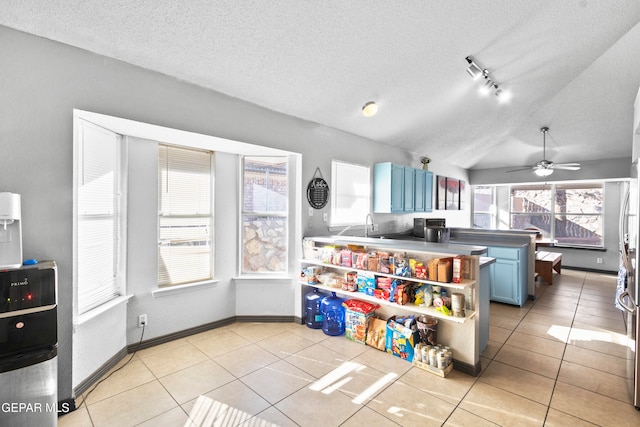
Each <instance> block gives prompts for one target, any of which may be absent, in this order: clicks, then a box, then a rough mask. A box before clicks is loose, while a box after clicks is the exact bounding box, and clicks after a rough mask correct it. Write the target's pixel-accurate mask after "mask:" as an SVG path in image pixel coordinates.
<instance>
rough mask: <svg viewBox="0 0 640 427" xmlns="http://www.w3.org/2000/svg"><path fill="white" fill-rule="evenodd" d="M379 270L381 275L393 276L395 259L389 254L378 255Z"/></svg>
mask: <svg viewBox="0 0 640 427" xmlns="http://www.w3.org/2000/svg"><path fill="white" fill-rule="evenodd" d="M378 269H379V272H380V273H385V274H393V257H391V255H389V253H388V252H380V253H378Z"/></svg>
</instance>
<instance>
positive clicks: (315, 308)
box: [304, 288, 324, 329]
mask: <svg viewBox="0 0 640 427" xmlns="http://www.w3.org/2000/svg"><path fill="white" fill-rule="evenodd" d="M304 298H305V301H306V307H307V313H306V318H307V326H308V327H310V328H311V329H320V328H322V319H323V318H324V316H323V315H322V311H321V310H320V303H321V302H322V294H321V293H320V292H319V291H318V288H313V292H309V293H308V294H306V295H305V296H304Z"/></svg>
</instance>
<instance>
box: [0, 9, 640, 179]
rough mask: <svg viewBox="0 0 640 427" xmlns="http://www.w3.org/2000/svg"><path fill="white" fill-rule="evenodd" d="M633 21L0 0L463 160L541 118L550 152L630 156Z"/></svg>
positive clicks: (513, 162) (26, 22)
mask: <svg viewBox="0 0 640 427" xmlns="http://www.w3.org/2000/svg"><path fill="white" fill-rule="evenodd" d="M638 22H640V2H639V1H637V0H563V1H557V0H553V1H539V0H503V1H490V0H484V1H469V0H464V1H463V0H451V1H440V2H435V1H424V0H420V1H409V0H407V1H402V2H400V1H389V0H373V1H371V0H370V1H364V0H353V1H329V0H327V1H312V0H289V1H283V0H273V1H264V0H257V1H232V0H228V1H215V0H192V1H188V2H179V1H170V0H137V1H125V0H119V1H104V0H48V1H43V0H40V1H38V0H0V25H5V26H7V27H10V28H15V29H18V30H21V31H24V32H27V33H32V34H36V35H39V36H42V37H45V38H49V39H52V40H56V41H60V42H62V43H66V44H69V45H73V46H77V47H80V48H83V49H86V50H89V51H92V52H96V53H99V54H102V55H106V56H109V57H113V58H116V59H119V60H122V61H125V62H128V63H131V64H135V65H138V66H140V67H144V68H147V69H150V70H156V71H159V72H161V73H164V74H167V75H170V76H175V77H176V78H178V79H181V80H184V81H187V82H191V83H195V84H197V85H200V86H203V87H207V88H211V89H214V90H216V91H218V92H221V93H224V94H227V95H230V96H233V97H236V98H239V99H244V100H247V101H249V102H251V103H254V104H257V105H260V106H263V107H266V108H268V109H271V110H275V111H278V112H281V113H284V114H288V115H291V116H295V117H299V118H301V119H305V120H309V121H312V122H316V123H319V124H322V125H326V126H331V127H334V128H337V129H341V130H344V131H346V132H350V133H353V134H356V135H361V136H363V137H366V138H369V139H372V140H376V141H380V142H382V143H385V144H389V145H391V146H399V147H403V148H405V149H407V150H409V151H412V152H415V153H417V154H420V155H429V156H430V157H432V158H433V159H435V160H437V159H447V160H448V161H449V162H451V163H455V164H458V165H460V166H462V167H464V168H472V169H481V168H492V167H509V166H522V165H526V164H532V163H535V162H536V161H537V160H540V159H541V158H542V136H541V134H540V132H539V129H540V127H542V126H548V127H549V128H550V132H549V136H548V137H547V156H546V157H547V158H548V159H549V160H553V161H555V162H572V161H587V160H596V159H601V158H618V157H629V156H630V155H631V141H632V129H631V126H632V121H633V120H632V118H633V103H634V100H635V96H636V93H637V91H638V87H639V85H640V72H639V70H640V25H638ZM467 55H471V56H473V57H474V58H475V59H476V61H477V62H478V63H479V64H480V65H481V66H482V67H484V68H487V69H488V70H489V72H490V73H491V75H492V76H493V78H494V79H495V80H496V82H497V83H498V84H499V85H500V87H501V88H503V89H504V90H508V91H510V92H511V93H512V95H513V97H512V100H511V102H510V103H509V104H499V103H498V102H497V100H496V99H495V97H494V96H490V97H489V98H482V97H480V96H478V95H477V93H476V89H477V87H478V83H477V82H473V81H472V80H471V79H470V77H469V75H468V74H467V73H466V71H465V70H466V67H467V63H466V61H465V57H466V56H467ZM370 100H375V101H376V102H378V104H379V105H380V110H379V113H378V114H377V115H376V116H375V117H373V118H364V117H363V116H362V115H361V114H360V108H361V107H362V105H363V104H364V103H366V102H367V101H370Z"/></svg>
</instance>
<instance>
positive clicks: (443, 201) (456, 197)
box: [436, 175, 464, 210]
mask: <svg viewBox="0 0 640 427" xmlns="http://www.w3.org/2000/svg"><path fill="white" fill-rule="evenodd" d="M463 187H464V181H460V180H458V179H453V178H447V177H446V176H441V175H438V177H437V185H436V198H437V199H436V202H437V206H436V209H440V210H445V209H446V210H459V209H461V207H460V206H461V202H460V200H461V197H462V195H461V191H462V189H463Z"/></svg>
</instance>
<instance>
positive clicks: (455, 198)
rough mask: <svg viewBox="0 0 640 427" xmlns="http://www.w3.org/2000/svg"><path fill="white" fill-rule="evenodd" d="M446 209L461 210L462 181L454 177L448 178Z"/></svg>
mask: <svg viewBox="0 0 640 427" xmlns="http://www.w3.org/2000/svg"><path fill="white" fill-rule="evenodd" d="M446 189H447V191H446V196H445V202H446V205H445V206H446V209H447V210H453V211H456V210H459V209H460V181H459V180H457V179H453V178H446Z"/></svg>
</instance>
